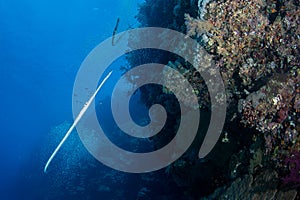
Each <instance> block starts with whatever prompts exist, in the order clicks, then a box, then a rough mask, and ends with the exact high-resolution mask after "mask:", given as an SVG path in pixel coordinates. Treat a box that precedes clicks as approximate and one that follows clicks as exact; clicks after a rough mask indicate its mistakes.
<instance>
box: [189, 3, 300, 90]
mask: <svg viewBox="0 0 300 200" xmlns="http://www.w3.org/2000/svg"><path fill="white" fill-rule="evenodd" d="M268 6H269V4H267V3H266V2H265V1H264V0H254V1H248V0H233V1H224V2H223V1H220V2H219V1H212V2H210V3H208V4H207V6H206V9H207V14H206V16H205V20H202V19H193V18H191V17H190V16H189V15H185V19H186V25H187V34H188V35H189V36H194V35H197V36H201V35H202V40H203V41H204V42H205V46H206V49H207V50H208V51H209V52H211V53H212V54H216V55H217V56H218V58H219V59H218V62H217V63H218V65H219V66H220V68H221V69H220V70H221V73H222V75H223V78H224V81H225V83H227V85H228V86H229V87H234V83H236V82H237V80H236V78H235V77H233V76H234V75H235V74H237V75H238V76H239V77H240V79H241V82H242V86H243V87H244V88H246V89H247V88H248V89H251V88H253V87H254V86H255V84H256V83H257V82H258V81H259V80H260V79H261V78H263V77H265V76H267V75H269V74H271V73H273V72H278V71H280V70H282V69H285V70H286V69H287V68H293V67H295V66H299V24H300V20H299V12H300V10H299V8H298V7H297V6H296V5H294V4H293V3H292V1H287V3H286V5H285V7H284V6H283V5H282V11H281V12H284V13H285V15H284V17H283V19H282V17H281V16H280V15H277V17H276V20H275V21H274V22H272V21H270V15H271V14H272V13H271V12H272V11H270V13H268V12H266V11H264V10H266V9H267V7H268Z"/></svg>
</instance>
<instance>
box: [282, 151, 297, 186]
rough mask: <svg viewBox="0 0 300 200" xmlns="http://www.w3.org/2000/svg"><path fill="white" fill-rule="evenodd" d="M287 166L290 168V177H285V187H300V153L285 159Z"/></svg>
mask: <svg viewBox="0 0 300 200" xmlns="http://www.w3.org/2000/svg"><path fill="white" fill-rule="evenodd" d="M285 165H286V166H287V168H288V171H289V173H288V175H286V176H285V177H283V179H282V181H283V183H284V184H285V185H290V186H292V187H295V188H296V187H299V186H300V152H294V153H292V155H291V156H289V157H287V158H286V159H285Z"/></svg>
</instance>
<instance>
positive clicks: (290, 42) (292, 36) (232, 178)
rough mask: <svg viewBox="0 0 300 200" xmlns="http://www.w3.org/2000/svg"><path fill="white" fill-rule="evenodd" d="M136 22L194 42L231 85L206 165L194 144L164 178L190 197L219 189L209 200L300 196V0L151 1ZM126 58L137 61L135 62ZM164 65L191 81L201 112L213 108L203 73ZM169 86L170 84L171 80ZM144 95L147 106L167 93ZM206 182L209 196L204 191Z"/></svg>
mask: <svg viewBox="0 0 300 200" xmlns="http://www.w3.org/2000/svg"><path fill="white" fill-rule="evenodd" d="M137 19H138V20H139V21H140V23H141V25H142V26H159V27H165V28H171V29H175V30H177V31H181V32H184V33H186V34H187V37H188V36H190V37H192V38H194V39H195V40H197V41H198V42H199V44H200V45H202V47H203V48H204V49H205V51H206V52H207V53H208V54H209V55H210V56H211V60H213V61H214V62H215V63H216V67H217V69H218V70H219V71H220V73H221V76H222V78H223V81H224V83H225V86H226V96H227V110H228V113H227V119H226V123H225V126H224V129H223V138H221V139H220V141H219V143H218V144H217V145H216V147H215V149H214V150H213V151H212V152H211V154H210V155H209V156H208V157H207V158H206V159H204V160H201V161H197V158H193V156H194V155H196V153H195V151H197V150H195V149H197V148H195V149H193V147H191V150H190V151H189V152H187V153H186V155H184V156H183V157H182V158H181V159H180V160H178V161H177V162H175V163H174V164H172V165H170V166H169V167H168V168H167V170H166V173H168V174H170V176H172V177H173V178H174V180H175V182H176V183H177V184H178V185H179V186H180V187H184V188H185V189H186V188H188V189H186V192H185V194H186V195H187V196H188V197H190V198H191V199H194V198H198V197H203V196H205V195H208V193H210V192H213V190H214V189H216V188H219V189H217V190H216V191H215V192H214V193H213V194H212V196H210V197H209V199H214V198H217V199H294V198H296V195H297V192H296V190H294V189H296V188H299V186H300V175H299V174H300V134H299V132H300V55H299V53H300V47H299V43H300V28H299V24H300V2H299V1H298V0H285V1H284V0H211V1H201V0H199V1H196V0H191V1H184V0H177V1H173V0H172V1H171V0H152V1H151V0H146V1H145V2H144V3H143V4H142V5H141V7H140V12H139V14H138V16H137ZM161 19H164V20H161ZM195 51H197V49H195ZM196 57H197V56H196ZM196 57H195V59H196ZM157 58H158V57H157ZM160 59H162V58H158V60H160ZM165 59H166V58H165V57H164V58H163V60H165ZM129 60H130V61H131V62H132V63H135V64H139V62H138V60H137V58H131V59H129ZM166 63H168V66H170V67H172V68H174V69H176V70H178V71H179V72H180V73H181V74H183V75H184V76H185V77H186V78H187V80H188V81H189V82H190V83H191V85H192V86H193V88H194V93H195V94H196V95H197V96H198V101H199V104H200V108H201V109H204V110H209V108H210V103H209V102H210V98H212V97H210V96H209V94H208V92H207V89H206V86H205V82H204V81H203V79H202V78H201V76H200V74H199V73H198V72H197V71H195V69H193V67H192V66H190V65H189V64H188V63H186V62H185V61H184V60H182V59H180V58H171V57H170V58H169V59H168V60H167V62H166ZM212 70H215V69H212ZM165 81H170V83H169V85H172V78H169V79H166V80H165ZM144 91H146V92H144V93H143V94H144V99H143V100H144V102H146V103H149V102H156V101H157V99H164V98H166V96H168V95H169V91H168V90H167V89H165V88H164V89H163V92H162V93H159V95H155V94H157V92H156V93H155V91H151V89H149V88H148V89H144ZM153 94H154V95H153ZM215 98H220V100H222V98H223V97H222V96H220V97H215ZM149 104H150V103H149ZM166 104H168V103H166ZM198 135H199V134H198ZM200 135H201V133H200ZM200 138H201V136H200ZM193 145H194V146H196V144H193ZM273 177H276V181H275V182H276V183H275V182H274V181H273V179H272V178H273ZM204 185H205V186H206V189H207V190H206V191H203V190H201V189H200V188H201V187H204ZM224 185H227V186H225V187H224ZM228 185H229V186H228ZM187 199H188V198H187Z"/></svg>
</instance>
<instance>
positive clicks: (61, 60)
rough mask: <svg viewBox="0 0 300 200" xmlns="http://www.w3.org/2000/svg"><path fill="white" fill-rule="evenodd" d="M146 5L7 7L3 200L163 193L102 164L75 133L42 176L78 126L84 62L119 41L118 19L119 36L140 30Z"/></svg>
mask: <svg viewBox="0 0 300 200" xmlns="http://www.w3.org/2000/svg"><path fill="white" fill-rule="evenodd" d="M139 2H142V0H116V1H108V0H97V1H96V0H88V1H86V0H73V1H58V0H44V1H38V0H22V1H21V0H9V1H4V0H0V97H1V99H0V105H1V112H0V125H1V139H0V159H1V165H0V199H95V198H97V199H120V198H122V199H133V198H136V197H137V195H138V194H140V195H144V194H146V193H151V191H152V192H154V191H155V192H156V193H159V191H160V190H163V186H161V185H158V186H157V187H158V188H155V187H152V188H151V187H150V185H151V183H155V182H156V181H155V180H154V179H153V180H151V175H146V176H144V177H142V178H141V176H136V175H126V174H124V173H121V172H116V171H114V170H112V169H109V168H107V167H105V166H103V165H102V164H101V163H98V162H97V161H96V160H95V159H94V158H93V157H92V156H91V155H90V154H89V153H88V152H87V151H86V150H85V148H84V147H83V146H82V144H81V142H80V140H79V139H78V136H77V134H76V133H75V134H74V133H73V135H72V136H71V138H70V139H69V140H68V141H67V144H66V145H64V146H63V150H62V152H60V153H59V154H58V155H57V157H55V159H54V161H53V164H51V165H52V166H51V168H52V170H49V173H48V174H44V173H43V167H44V164H45V162H46V161H47V159H48V157H49V156H50V154H51V152H52V151H53V150H54V148H55V146H56V145H57V144H58V143H59V140H60V139H61V138H62V136H63V134H64V132H65V131H66V130H67V128H68V127H69V126H70V123H72V121H73V118H72V105H71V104H72V89H73V83H74V80H75V77H76V73H77V71H78V69H79V67H80V65H81V63H82V61H83V60H84V58H85V57H86V56H87V55H88V53H89V52H90V51H91V50H92V49H93V48H94V47H95V46H96V45H98V44H99V43H100V42H101V41H103V40H105V39H106V38H108V37H110V36H111V35H112V32H113V29H114V27H115V24H116V20H117V18H118V17H119V18H120V20H121V21H120V25H119V28H118V32H120V31H124V30H127V29H128V28H129V27H136V26H138V24H137V22H136V21H135V18H134V15H136V14H137V4H138V3H139ZM56 134H57V135H56ZM85 162H87V164H86V166H85ZM89 169H90V171H89ZM81 170H83V171H81ZM93 176H94V178H95V179H97V180H95V179H92V178H93ZM142 180H148V182H149V185H143V183H142ZM100 183H102V185H101V184H100ZM96 184H97V185H96ZM153 185H155V184H153ZM125 187H128V188H125ZM148 187H150V189H146V188H148ZM148 190H150V191H148ZM124 191H127V193H126V192H124ZM122 192H123V193H122ZM149 195H150V194H149ZM150 196H151V195H150ZM83 197H85V198H83Z"/></svg>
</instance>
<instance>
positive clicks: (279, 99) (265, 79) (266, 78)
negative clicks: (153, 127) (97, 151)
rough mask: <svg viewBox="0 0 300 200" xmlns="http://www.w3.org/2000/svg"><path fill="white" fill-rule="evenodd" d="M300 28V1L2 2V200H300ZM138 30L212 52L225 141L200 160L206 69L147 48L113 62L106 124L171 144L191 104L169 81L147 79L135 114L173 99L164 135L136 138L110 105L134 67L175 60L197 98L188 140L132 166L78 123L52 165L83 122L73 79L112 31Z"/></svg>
mask: <svg viewBox="0 0 300 200" xmlns="http://www.w3.org/2000/svg"><path fill="white" fill-rule="evenodd" d="M299 24H300V2H299V1H298V0H116V1H107V0H88V1H83V0H74V1H57V0H52V1H50V0H45V1H37V0H23V1H20V0H10V1H4V0H0V97H1V99H0V105H1V110H0V127H1V131H0V134H1V138H0V159H1V162H0V199H12V200H15V199H16V200H17V199H24V200H27V199H28V200H34V199H37V200H39V199H162V200H164V199H166V200H167V199H184V200H192V199H299V194H298V192H297V190H299V187H300V175H299V172H300V134H299V132H300V64H299V63H300V57H299V55H300V54H299V53H300V47H299V46H300V45H299V43H300V42H299V41H300V28H299ZM138 27H162V28H169V29H172V30H176V31H179V32H181V33H184V34H187V36H189V37H191V38H192V39H194V40H195V41H197V42H198V43H199V45H201V47H203V49H204V50H205V52H206V53H208V54H209V55H210V56H211V57H212V61H213V62H214V63H215V65H216V66H217V67H218V73H220V74H221V76H222V78H223V81H224V85H225V88H226V97H224V96H217V97H215V98H218V100H220V101H221V102H222V101H224V98H225V100H226V106H227V113H226V121H225V124H224V127H223V130H222V133H221V137H220V138H219V141H218V143H217V144H216V146H215V147H214V149H213V150H212V151H211V152H210V153H209V154H208V156H206V157H205V158H203V159H199V158H198V151H199V148H200V146H201V143H202V141H203V138H204V136H205V134H206V131H207V128H208V125H209V123H210V121H209V119H210V117H211V114H212V113H211V98H214V97H211V96H210V95H209V92H208V91H207V90H208V89H207V86H206V83H205V82H204V80H203V79H202V78H201V76H200V74H199V73H197V71H195V69H193V66H191V64H190V63H187V61H186V60H184V59H183V58H181V57H180V56H176V55H174V54H172V53H170V52H164V51H157V50H154V49H143V50H138V51H135V52H133V53H132V54H127V55H124V56H122V57H120V58H118V59H117V60H116V61H115V62H113V63H112V64H111V66H109V70H114V73H113V75H112V77H110V79H109V80H108V81H107V82H106V83H105V85H104V86H103V88H102V89H101V91H100V92H99V94H98V95H97V97H96V110H97V117H98V120H99V122H100V124H101V125H102V126H103V129H104V130H105V133H108V134H107V136H108V138H109V139H110V140H111V141H113V143H116V144H117V145H118V146H119V147H121V148H124V149H126V150H130V151H133V152H148V151H152V150H156V149H159V148H161V147H162V146H164V145H166V144H167V143H168V142H170V140H171V139H172V138H173V137H174V134H175V133H176V131H177V129H178V126H179V124H180V109H179V106H181V105H179V103H178V101H177V100H176V97H175V96H174V94H172V92H170V91H168V90H166V89H165V88H164V87H161V86H158V85H151V84H149V85H146V86H143V87H141V88H140V89H139V90H138V91H137V92H136V93H135V94H134V95H133V96H132V99H131V100H130V108H129V110H130V114H131V116H132V118H133V120H134V122H136V123H137V124H139V125H145V124H148V123H149V120H150V118H149V115H148V110H149V107H151V106H152V105H153V104H155V103H158V104H161V105H163V106H164V107H165V108H166V111H167V114H168V115H167V116H168V119H167V121H166V124H165V126H164V127H163V129H162V132H163V133H164V134H162V135H161V134H159V135H158V136H157V137H156V136H155V137H153V138H150V139H149V140H148V139H145V140H137V139H132V138H130V137H129V136H128V135H126V134H124V133H123V132H122V131H120V129H119V128H118V127H117V125H116V123H115V122H114V119H113V115H112V112H111V110H110V102H111V94H112V90H113V87H114V85H115V82H116V81H117V80H118V79H119V78H120V77H121V76H122V75H123V74H124V72H126V71H128V70H130V69H131V68H133V67H136V66H138V65H141V64H145V63H161V64H164V65H168V66H169V67H171V68H173V69H175V70H178V71H179V72H180V73H181V74H184V77H185V78H186V79H187V80H188V81H189V82H190V84H191V85H192V87H193V92H195V93H196V94H197V100H198V103H199V110H200V112H201V120H200V122H199V130H198V132H197V136H196V138H195V140H194V142H193V143H192V145H191V146H190V148H189V149H188V150H187V151H186V153H185V154H184V155H182V156H181V157H180V158H179V159H178V160H177V161H175V162H173V163H171V164H170V165H169V166H167V167H165V168H163V169H160V170H157V171H154V172H150V173H141V174H133V173H124V172H120V171H116V170H114V169H111V168H109V167H107V166H105V165H103V164H102V163H100V162H99V161H98V160H96V159H95V158H94V157H93V156H92V155H91V154H90V153H89V152H88V151H87V150H86V148H85V147H84V146H83V144H82V142H81V140H80V139H79V137H78V134H77V132H76V130H74V131H73V133H72V134H71V136H70V137H69V138H68V139H67V141H66V142H65V143H64V144H63V146H62V148H61V149H60V151H59V152H58V154H57V155H56V156H55V158H54V159H53V161H52V162H51V164H50V166H49V168H48V170H47V173H44V171H43V170H44V166H45V164H46V162H47V160H48V158H49V156H50V155H51V153H52V152H53V150H54V149H55V148H56V146H57V145H58V144H59V142H60V141H61V139H62V138H63V136H64V134H65V133H66V132H67V130H68V129H69V128H70V126H71V125H72V123H73V120H74V119H73V115H72V95H73V93H72V92H73V85H74V82H75V79H76V74H77V73H78V70H79V68H80V66H81V64H82V62H83V60H84V59H85V58H86V56H87V55H88V54H89V53H90V52H91V50H92V49H94V48H95V47H96V46H97V45H98V44H99V43H101V42H102V41H104V40H105V39H107V38H109V37H112V36H114V34H115V33H120V32H122V31H125V30H129V29H133V28H138ZM135 42H139V41H138V40H137V41H135ZM166 42H169V40H166ZM197 50H198V49H195V52H197V53H198V51H197ZM198 54H199V55H200V57H201V56H203V54H201V53H198ZM199 55H196V57H195V58H197V56H199ZM199 63H200V65H201V64H203V63H201V61H199ZM203 65H204V64H203ZM99 78H100V77H99ZM102 78H104V77H102ZM166 81H172V78H171V79H170V80H166ZM130 84H131V83H129V82H128V85H124V89H125V90H126V88H127V87H131V85H130ZM173 85H174V84H173ZM215 86H217V85H215ZM174 87H180V86H177V85H175V86H174ZM181 89H182V90H181V91H184V90H185V89H186V88H181ZM87 92H88V93H92V92H93V91H89V89H87ZM181 94H182V95H184V92H183V93H181ZM187 99H189V97H188V98H187ZM185 106H186V105H185ZM187 106H188V105H187Z"/></svg>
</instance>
